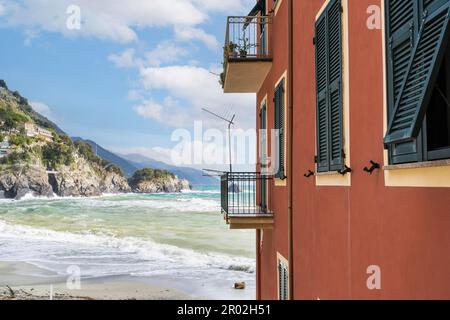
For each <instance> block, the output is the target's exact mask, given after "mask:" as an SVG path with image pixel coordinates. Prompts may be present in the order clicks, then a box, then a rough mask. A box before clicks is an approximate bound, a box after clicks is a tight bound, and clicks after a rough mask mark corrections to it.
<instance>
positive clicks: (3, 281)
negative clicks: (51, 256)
mask: <svg viewBox="0 0 450 320" xmlns="http://www.w3.org/2000/svg"><path fill="white" fill-rule="evenodd" d="M39 273H42V276H39V275H37V274H39ZM143 280H144V279H141V278H139V277H131V276H109V277H103V278H95V279H81V281H80V289H73V290H71V289H69V288H68V287H67V277H62V276H58V275H55V274H53V273H51V272H49V271H46V270H44V269H41V268H38V267H36V266H34V265H32V264H30V263H26V262H0V300H192V299H199V298H198V297H195V296H193V295H191V294H188V293H186V292H182V291H180V290H178V289H173V288H166V287H164V286H160V285H154V284H150V283H149V282H147V281H143Z"/></svg>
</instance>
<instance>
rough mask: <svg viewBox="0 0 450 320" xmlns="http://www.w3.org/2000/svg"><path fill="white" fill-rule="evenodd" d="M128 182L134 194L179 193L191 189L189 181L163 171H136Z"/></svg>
mask: <svg viewBox="0 0 450 320" xmlns="http://www.w3.org/2000/svg"><path fill="white" fill-rule="evenodd" d="M128 182H129V184H130V187H131V189H132V190H133V192H135V193H163V192H181V191H183V190H190V189H191V186H190V185H189V181H187V180H183V179H178V177H177V176H175V175H174V174H172V173H170V172H168V171H164V170H153V169H142V170H138V171H136V173H135V174H134V175H133V177H131V178H130V179H129V180H128Z"/></svg>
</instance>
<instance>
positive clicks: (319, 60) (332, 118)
mask: <svg viewBox="0 0 450 320" xmlns="http://www.w3.org/2000/svg"><path fill="white" fill-rule="evenodd" d="M341 16H342V14H341V1H340V0H331V1H330V3H329V4H328V6H327V8H325V10H324V12H323V13H322V15H321V16H320V17H319V19H318V20H317V22H316V35H315V45H316V90H317V92H316V94H317V97H316V104H317V110H316V112H317V115H316V118H317V124H316V126H317V169H318V171H319V172H327V171H339V170H341V169H342V168H343V167H344V154H343V147H344V145H343V103H342V101H343V99H342V18H341Z"/></svg>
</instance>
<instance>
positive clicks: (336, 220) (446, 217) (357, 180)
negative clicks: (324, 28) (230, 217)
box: [257, 0, 450, 299]
mask: <svg viewBox="0 0 450 320" xmlns="http://www.w3.org/2000/svg"><path fill="white" fill-rule="evenodd" d="M381 1H382V0H349V1H348V2H349V7H348V10H349V12H348V16H349V50H350V51H349V55H350V65H349V68H350V75H349V77H350V78H349V84H350V157H351V167H352V168H353V170H354V173H353V174H352V179H351V183H352V185H351V187H317V186H316V183H315V179H314V178H310V179H306V178H305V177H304V176H303V174H304V173H306V172H307V171H308V170H309V169H311V170H313V168H314V156H315V121H316V120H315V119H316V118H315V117H316V105H315V101H316V100H315V69H314V68H315V65H314V45H313V40H312V39H313V37H314V23H315V16H316V14H317V13H318V11H319V10H320V8H321V7H322V5H323V3H324V0H295V1H294V17H295V20H294V37H295V41H294V88H295V90H294V104H293V105H294V119H293V121H294V150H293V152H294V166H293V168H287V170H290V169H292V170H293V174H294V179H293V181H292V183H293V188H294V266H295V267H294V275H295V277H294V281H295V288H294V294H295V298H296V299H317V298H320V299H335V298H339V299H378V298H384V299H404V298H413V299H415V298H424V299H428V298H448V299H450V272H449V270H450V254H449V252H450V231H449V230H450V200H449V199H450V189H448V188H406V187H386V186H385V181H384V175H383V170H379V171H376V172H374V174H373V175H368V174H367V173H365V172H363V168H364V167H365V166H367V165H368V164H369V160H375V161H377V162H380V163H383V108H384V105H383V60H382V59H383V57H382V31H381V30H369V29H368V28H367V27H366V21H367V18H368V16H369V15H368V14H367V8H368V7H369V6H370V5H380V4H381ZM269 2H270V1H269ZM287 4H288V1H287V0H283V2H282V4H281V7H280V10H279V12H278V14H277V15H276V16H275V17H274V21H273V29H272V32H273V33H272V46H273V48H274V61H273V67H272V70H271V72H270V74H269V76H268V77H267V79H266V81H265V82H264V85H263V87H262V88H261V91H260V92H259V93H258V95H257V97H258V98H257V106H258V108H257V112H259V104H260V101H261V99H262V98H263V97H264V96H265V94H268V101H269V124H270V127H273V121H274V120H273V102H272V99H273V91H274V86H275V83H276V81H278V79H279V78H280V76H281V75H282V74H283V73H284V72H285V70H286V69H287V62H288V50H287V48H288V46H287V36H288V29H287V28H288V24H287V21H288V19H287V14H288V12H287ZM289 183H291V181H289ZM287 191H288V189H287V187H272V192H273V195H272V200H273V201H272V203H271V209H272V210H273V211H274V213H275V227H274V229H273V230H271V231H267V230H266V231H264V232H258V235H261V237H262V246H261V251H259V244H260V242H259V241H257V246H258V251H257V252H260V255H259V256H258V279H259V280H258V297H259V298H261V299H277V297H278V293H277V267H276V262H277V252H280V253H281V254H282V255H283V256H284V257H286V258H287V257H288V252H287V251H288V232H287V230H288V229H287V228H288V224H287V222H288V215H287V214H288V213H287V203H288V193H287ZM369 265H379V266H380V267H381V271H382V290H379V291H377V290H375V291H370V290H368V288H367V286H366V280H367V277H368V275H367V274H366V269H367V267H368V266H369Z"/></svg>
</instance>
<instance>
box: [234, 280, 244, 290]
mask: <svg viewBox="0 0 450 320" xmlns="http://www.w3.org/2000/svg"><path fill="white" fill-rule="evenodd" d="M234 288H235V289H236V290H244V289H245V282H236V283H235V284H234Z"/></svg>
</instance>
